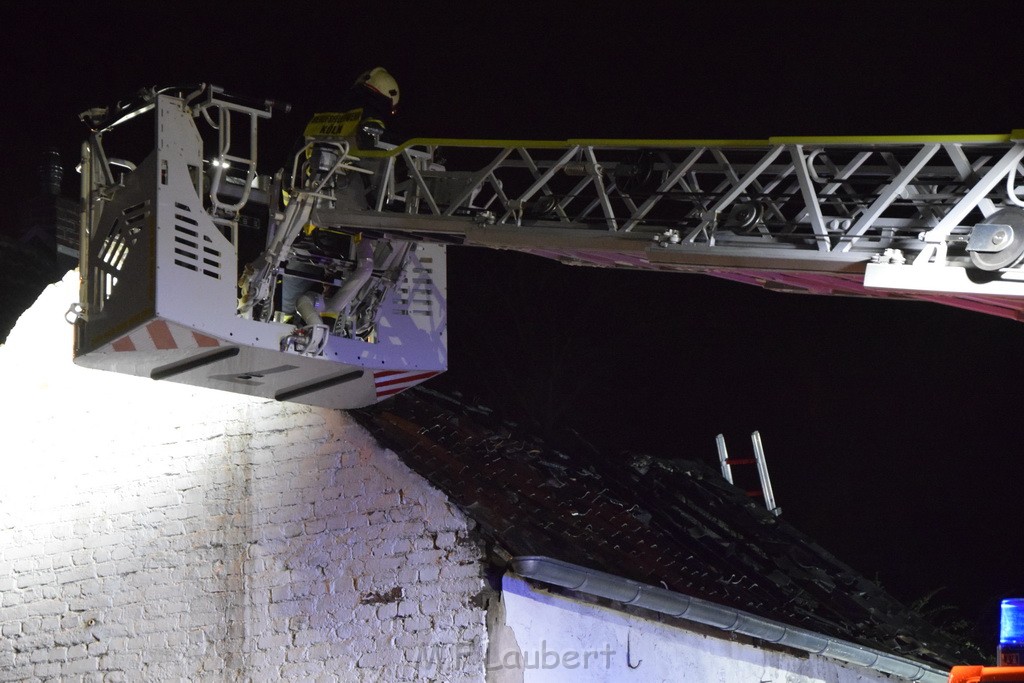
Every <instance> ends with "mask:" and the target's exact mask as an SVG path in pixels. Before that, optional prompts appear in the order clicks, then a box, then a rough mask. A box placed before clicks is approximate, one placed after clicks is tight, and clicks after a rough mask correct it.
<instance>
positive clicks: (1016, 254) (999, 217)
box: [970, 209, 1024, 271]
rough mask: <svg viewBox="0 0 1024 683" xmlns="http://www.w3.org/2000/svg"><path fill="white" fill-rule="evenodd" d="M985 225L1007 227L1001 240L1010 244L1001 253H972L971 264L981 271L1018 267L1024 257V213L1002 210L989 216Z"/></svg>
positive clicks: (1016, 210)
mask: <svg viewBox="0 0 1024 683" xmlns="http://www.w3.org/2000/svg"><path fill="white" fill-rule="evenodd" d="M984 222H985V223H990V224H998V225H1001V226H1005V230H1003V231H1000V234H999V239H1000V240H1006V241H1008V242H1009V244H1007V246H1006V247H1005V248H1003V249H1000V250H999V251H971V252H970V254H971V263H973V264H974V266H975V267H976V268H978V269H980V270H987V271H993V270H999V269H1000V268H1008V267H1010V266H1013V265H1016V264H1017V263H1018V262H1019V261H1020V260H1021V257H1022V256H1024V211H1021V210H1020V209H1000V210H999V211H996V212H995V213H994V214H992V215H991V216H989V217H988V218H987V219H985V221H984Z"/></svg>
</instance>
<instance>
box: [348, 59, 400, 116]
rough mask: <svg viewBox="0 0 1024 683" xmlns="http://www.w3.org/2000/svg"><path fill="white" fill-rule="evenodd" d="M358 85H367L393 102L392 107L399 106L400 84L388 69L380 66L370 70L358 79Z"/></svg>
mask: <svg viewBox="0 0 1024 683" xmlns="http://www.w3.org/2000/svg"><path fill="white" fill-rule="evenodd" d="M355 84H356V85H365V86H366V87H367V88H369V89H370V90H374V91H376V92H378V93H380V94H381V95H383V96H384V97H387V98H388V99H389V100H391V106H392V107H394V106H397V105H398V82H397V81H396V80H395V77H394V76H392V75H391V74H389V73H388V71H387V69H385V68H384V67H382V66H378V67H377V68H375V69H370V70H369V71H367V72H366V73H364V74H363V75H361V76H360V77H359V78H357V79H356V83H355Z"/></svg>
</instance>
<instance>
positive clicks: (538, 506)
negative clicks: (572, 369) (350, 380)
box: [352, 388, 979, 666]
mask: <svg viewBox="0 0 1024 683" xmlns="http://www.w3.org/2000/svg"><path fill="white" fill-rule="evenodd" d="M352 415H353V416H354V417H355V418H356V419H357V420H358V421H359V422H360V423H361V424H362V425H363V426H365V427H367V428H368V429H369V430H370V431H371V432H372V433H373V434H374V435H375V436H376V438H377V439H378V440H379V441H380V442H381V443H382V444H383V445H385V446H386V447H388V448H390V449H392V450H394V451H395V452H396V453H397V454H398V455H399V456H400V457H401V458H402V460H403V461H404V462H405V463H406V464H407V465H409V466H410V467H411V468H412V469H413V470H415V471H417V472H418V473H420V474H421V475H422V476H424V477H425V478H426V479H427V480H429V481H430V482H431V483H432V484H434V485H435V486H436V487H438V488H439V489H440V490H441V491H443V492H444V493H445V494H446V495H447V496H448V497H449V498H450V499H451V501H452V502H453V503H454V504H455V505H457V506H458V507H459V508H460V509H462V510H463V511H464V512H465V513H466V514H467V515H468V516H469V517H471V518H472V519H473V520H474V521H476V523H477V524H478V525H479V531H480V532H481V533H482V534H483V536H484V538H485V539H486V540H487V541H488V542H489V543H491V544H493V545H494V546H497V547H498V548H499V549H501V550H502V551H504V552H506V553H508V554H509V555H512V556H518V555H545V556H549V557H552V558H556V559H560V560H564V561H567V562H572V563H574V564H579V565H582V566H586V567H590V568H592V569H597V570H601V571H605V572H608V573H611V574H616V575H618V576H622V577H626V578H629V579H633V580H636V581H641V582H644V583H648V584H652V585H658V586H663V587H665V588H668V589H669V590H673V591H677V592H679V593H683V594H686V595H691V596H696V597H700V598H704V599H707V600H711V601H714V602H717V603H720V604H723V605H729V606H732V607H735V608H738V609H742V610H746V611H748V612H752V613H755V614H758V615H761V616H763V617H766V618H769V619H774V620H777V621H780V622H783V623H787V624H791V625H794V626H799V627H802V628H806V629H810V630H813V631H815V632H817V633H820V634H823V635H827V636H833V637H836V638H841V639H844V640H849V641H852V642H856V643H861V644H863V645H866V646H869V647H874V648H877V649H880V650H883V651H886V652H890V653H892V654H896V655H901V656H905V657H912V658H916V659H918V660H921V661H925V662H929V663H934V664H939V665H941V666H950V665H953V664H956V663H958V662H962V661H973V660H974V659H976V658H977V657H978V656H979V653H978V652H977V651H976V650H974V649H972V648H971V646H970V645H968V644H965V643H963V642H962V641H961V640H959V639H956V638H954V637H952V636H950V635H948V634H946V633H944V632H942V631H940V630H938V629H936V628H935V627H934V626H932V625H931V624H929V623H927V622H926V621H925V620H924V619H923V618H922V617H921V616H919V615H918V614H917V613H915V612H914V611H912V610H910V609H908V608H907V607H905V606H904V605H902V604H901V603H899V602H898V601H897V600H895V599H894V598H893V597H891V596H890V595H889V594H888V593H886V592H885V591H884V590H883V589H882V588H880V587H879V586H878V585H877V584H875V583H873V582H871V581H869V580H867V579H865V578H864V577H863V576H861V575H860V574H858V573H857V572H856V571H855V570H853V569H851V568H850V567H849V566H847V565H846V564H844V563H842V562H841V561H839V560H838V559H836V558H835V557H834V556H833V555H832V554H831V553H829V552H828V551H826V550H825V549H824V548H822V547H821V546H820V545H818V544H817V543H815V542H814V541H813V540H811V539H810V538H809V537H807V536H806V535H804V534H803V533H801V532H800V531H798V530H797V529H796V528H794V527H793V526H792V525H790V524H788V523H787V522H786V521H785V520H784V519H783V518H780V517H776V516H774V515H772V514H771V513H769V512H768V511H767V510H766V509H765V508H764V507H763V505H761V504H758V503H755V502H754V501H753V500H752V499H751V498H749V497H748V496H747V495H746V493H745V492H744V491H741V490H740V489H738V488H736V487H734V486H732V485H731V484H729V483H727V482H726V481H725V480H724V479H723V478H722V476H721V474H720V473H719V472H718V471H717V470H715V469H713V468H711V467H709V466H707V465H704V464H702V463H699V462H693V461H689V460H666V459H661V458H655V457H651V456H647V455H639V454H632V455H631V454H616V455H608V454H603V453H601V452H600V450H598V449H595V448H593V447H592V446H590V445H588V444H586V443H585V442H583V441H582V440H578V441H576V442H575V443H574V444H572V445H570V446H568V447H567V446H566V445H565V444H560V445H559V448H558V449H555V448H552V447H550V446H548V445H546V444H545V443H544V442H543V441H542V440H540V439H539V438H535V437H531V436H529V435H525V434H522V433H519V430H518V428H517V427H516V425H514V424H510V423H507V422H503V421H501V420H499V419H497V418H496V417H495V416H494V415H493V414H492V413H491V412H490V411H488V410H487V409H485V408H481V407H479V406H474V405H472V404H470V403H467V402H465V401H463V400H462V399H461V398H460V397H458V396H457V395H444V394H440V393H438V392H436V391H432V390H429V389H423V388H416V389H413V390H409V391H406V392H404V393H402V394H399V395H398V396H396V397H394V398H393V399H390V400H388V401H387V402H384V403H382V404H380V405H378V406H375V407H372V408H366V409H362V410H357V411H352Z"/></svg>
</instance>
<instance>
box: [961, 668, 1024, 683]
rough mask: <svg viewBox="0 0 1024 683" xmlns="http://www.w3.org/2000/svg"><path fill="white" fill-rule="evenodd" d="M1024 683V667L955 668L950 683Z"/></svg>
mask: <svg viewBox="0 0 1024 683" xmlns="http://www.w3.org/2000/svg"><path fill="white" fill-rule="evenodd" d="M989 681H1000V682H1001V683H1011V682H1016V683H1024V666H954V667H953V668H952V669H951V670H950V672H949V683H988V682H989Z"/></svg>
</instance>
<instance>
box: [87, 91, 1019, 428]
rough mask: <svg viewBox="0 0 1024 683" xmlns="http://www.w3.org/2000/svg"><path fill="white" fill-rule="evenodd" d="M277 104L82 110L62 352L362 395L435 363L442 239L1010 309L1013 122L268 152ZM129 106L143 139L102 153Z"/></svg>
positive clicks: (319, 138)
mask: <svg viewBox="0 0 1024 683" xmlns="http://www.w3.org/2000/svg"><path fill="white" fill-rule="evenodd" d="M277 108H279V106H278V105H277V104H276V103H274V102H270V101H252V100H240V99H238V98H232V97H229V96H227V95H225V94H224V93H223V92H222V91H221V90H220V89H219V88H216V87H213V86H202V87H200V88H198V89H196V90H194V91H191V92H189V91H184V90H173V89H168V90H165V91H155V90H149V91H143V92H142V93H141V94H140V96H139V97H138V99H137V100H136V101H134V102H130V103H128V104H125V105H120V106H119V107H118V108H117V109H116V110H114V111H111V110H109V109H96V110H90V111H89V112H86V113H85V114H83V118H84V119H87V120H88V121H89V123H90V124H91V125H92V128H93V132H92V134H91V136H90V139H89V141H88V142H87V143H86V144H85V145H84V146H83V161H82V220H81V226H82V227H81V236H80V247H79V251H80V270H81V275H82V291H81V296H80V301H79V302H78V304H76V306H75V315H76V344H75V356H76V362H78V363H80V364H82V365H86V366H90V367H97V368H103V369H108V370H114V371H118V372H126V373H130V374H137V375H142V376H147V377H151V378H154V379H169V380H172V381H179V382H184V383H188V384H194V385H200V386H207V387H215V388H220V389H226V390H229V391H235V392H240V393H245V394H249V395H253V396H263V397H267V398H274V399H278V400H290V401H299V402H304V403H310V404H314V405H322V406H328V407H335V408H352V407H357V406H363V405H368V404H370V403H374V402H376V401H379V400H382V399H383V398H386V397H387V396H390V395H393V394H395V393H397V392H399V391H402V390H404V389H405V388H408V387H410V386H413V385H415V384H417V383H419V382H422V381H424V380H426V379H428V378H430V377H432V376H434V375H436V374H438V373H439V372H443V371H444V370H445V369H446V367H447V336H446V326H445V319H446V312H445V305H446V297H447V293H446V285H445V249H446V247H447V246H448V245H472V246H483V247H490V248H497V249H513V250H517V251H522V252H526V253H531V254H535V255H538V256H542V257H547V258H553V259H557V260H559V261H562V262H565V263H571V264H582V265H590V266H598V267H609V268H627V269H640V270H659V271H677V272H688V273H703V274H707V275H712V276H716V277H721V278H726V279H730V280H736V281H740V282H746V283H751V284H758V285H761V286H764V287H767V288H771V289H778V290H784V291H794V292H808V293H816V294H838V295H867V296H883V297H897V298H915V299H923V300H928V301H935V302H939V303H944V304H949V305H953V306H959V307H963V308H968V309H972V310H977V311H981V312H985V313H989V314H994V315H999V316H1005V317H1010V318H1015V319H1020V318H1021V317H1022V311H1024V273H1022V271H1021V268H1020V263H1021V261H1022V259H1024V199H1022V198H1021V195H1022V188H1020V187H1018V185H1017V182H1016V178H1017V171H1018V168H1019V167H1020V163H1021V159H1022V157H1024V142H1022V141H1021V140H1020V139H1019V138H1024V136H1018V135H1017V133H1012V134H1010V135H991V136H959V137H915V138H911V137H898V138H770V139H767V140H568V141H508V140H483V141H479V140H440V139H417V140H411V141H409V142H406V143H404V144H402V145H399V146H385V147H384V148H380V149H373V150H357V149H353V148H352V147H351V141H350V140H345V139H338V138H336V137H332V136H331V135H330V134H327V133H324V134H323V135H321V134H319V133H317V132H316V131H315V130H313V132H312V133H309V135H308V137H307V139H306V145H305V147H304V148H303V149H302V150H301V151H300V152H299V153H298V154H296V155H295V156H294V157H293V158H290V159H287V160H284V164H283V166H284V168H283V169H282V170H280V171H278V172H277V173H276V174H272V175H271V174H265V173H261V172H260V171H259V170H258V169H257V161H258V158H261V157H258V154H257V152H258V148H259V145H258V137H257V124H258V122H259V121H261V120H263V119H266V118H268V117H270V116H271V114H272V112H273V111H274V110H275V109H277ZM327 118H330V117H327ZM139 121H144V122H145V123H137V122H139ZM239 122H241V125H239ZM139 125H141V126H143V130H145V127H146V126H148V127H149V128H148V131H149V135H150V136H151V137H152V139H153V144H152V146H151V147H150V148H149V149H148V150H146V151H145V152H144V153H142V154H139V153H138V150H136V149H135V148H134V147H133V146H132V145H133V144H134V143H135V142H137V140H138V138H139V135H138V134H128V135H127V138H128V140H129V142H131V143H132V144H129V145H127V146H126V147H125V148H124V150H125V151H124V152H122V151H121V150H120V149H119V148H117V144H118V143H117V142H116V141H117V139H118V135H121V130H123V129H124V128H131V127H132V126H139ZM308 130H309V129H307V132H308ZM130 151H134V152H135V156H134V157H132V156H131V155H130V153H129V152H130ZM115 155H116V156H115ZM275 161H277V162H278V163H277V164H275V166H279V165H280V162H281V161H282V160H275Z"/></svg>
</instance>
